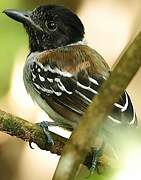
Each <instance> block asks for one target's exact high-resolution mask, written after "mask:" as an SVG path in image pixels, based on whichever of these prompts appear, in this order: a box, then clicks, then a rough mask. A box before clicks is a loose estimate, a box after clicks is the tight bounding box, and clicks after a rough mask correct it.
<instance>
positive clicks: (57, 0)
mask: <svg viewBox="0 0 141 180" xmlns="http://www.w3.org/2000/svg"><path fill="white" fill-rule="evenodd" d="M28 2H29V1H28V0H22V6H25V7H28V8H34V7H36V6H39V5H41V4H59V5H63V6H66V7H68V8H70V9H72V10H73V11H75V12H76V11H77V10H78V9H79V8H80V6H81V4H82V2H83V0H71V1H70V0H30V3H28Z"/></svg>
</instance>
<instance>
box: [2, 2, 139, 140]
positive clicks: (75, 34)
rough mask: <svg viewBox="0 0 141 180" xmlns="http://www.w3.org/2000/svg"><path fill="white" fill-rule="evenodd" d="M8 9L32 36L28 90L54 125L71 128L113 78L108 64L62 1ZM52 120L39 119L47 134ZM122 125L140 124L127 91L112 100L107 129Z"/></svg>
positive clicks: (26, 69)
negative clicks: (92, 46) (115, 100)
mask: <svg viewBox="0 0 141 180" xmlns="http://www.w3.org/2000/svg"><path fill="white" fill-rule="evenodd" d="M4 13H5V14H6V15H7V16H9V17H10V18H12V19H14V20H16V21H17V22H20V23H22V24H23V27H24V28H25V30H26V32H27V34H28V37H29V49H30V53H29V55H28V56H27V60H26V63H25V66H24V69H23V80H24V84H25V87H26V90H27V92H28V93H29V94H30V96H31V98H32V99H33V101H35V102H36V103H37V104H38V105H39V106H40V107H41V109H43V110H44V111H45V112H46V113H47V114H48V115H49V117H50V118H51V119H52V120H53V122H51V123H52V125H56V126H59V127H62V128H64V129H67V130H69V131H73V130H74V129H75V128H76V127H77V126H78V124H79V122H80V118H81V116H82V115H83V113H84V112H85V110H86V108H87V107H88V105H89V104H90V103H91V102H92V99H93V97H94V96H96V95H99V88H100V87H101V85H102V83H103V82H104V81H105V80H106V79H107V78H108V77H109V75H110V73H111V70H110V68H109V66H108V64H107V63H106V61H105V60H104V58H103V57H102V56H101V55H100V54H99V53H98V52H97V51H96V50H94V49H93V48H91V47H90V46H89V45H88V44H87V42H86V40H85V28H84V25H83V23H82V22H81V20H80V18H79V17H78V16H77V15H76V14H75V13H74V12H72V11H71V10H70V9H68V8H66V7H64V6H60V5H52V4H51V5H41V6H39V7H37V8H35V9H34V10H32V11H19V10H14V9H7V10H5V11H4ZM111 95H112V92H111ZM107 98H110V97H107ZM101 106H102V105H101ZM51 123H49V122H47V121H43V122H41V125H42V128H43V129H44V131H45V132H46V134H47V128H48V125H50V124H51ZM122 126H129V127H133V126H137V117H136V112H135V110H134V107H133V104H132V101H131V99H130V97H129V95H128V93H127V92H126V91H124V92H123V94H122V95H121V96H120V97H119V101H118V102H117V103H114V105H113V109H112V112H111V113H110V114H109V115H108V116H107V119H106V123H105V125H104V127H103V129H104V130H105V131H107V132H108V131H110V129H112V130H113V131H116V127H122ZM107 139H108V138H107ZM50 141H52V139H51V138H50Z"/></svg>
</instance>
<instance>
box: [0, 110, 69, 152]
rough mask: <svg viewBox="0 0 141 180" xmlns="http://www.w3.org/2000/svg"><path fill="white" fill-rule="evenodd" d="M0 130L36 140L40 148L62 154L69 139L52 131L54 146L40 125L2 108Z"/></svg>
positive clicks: (21, 137) (24, 138)
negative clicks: (48, 140)
mask: <svg viewBox="0 0 141 180" xmlns="http://www.w3.org/2000/svg"><path fill="white" fill-rule="evenodd" d="M0 131H2V132H5V133H7V134H9V135H11V136H16V137H17V138H20V139H22V140H24V141H28V142H30V143H31V142H34V143H36V144H37V145H38V147H39V148H41V149H43V150H47V151H50V152H51V153H53V154H58V155H61V152H62V149H63V147H64V145H65V143H66V141H67V139H65V138H63V137H61V136H59V135H57V134H55V133H53V132H50V133H51V135H52V137H53V140H54V146H51V144H49V143H48V142H47V137H46V135H45V134H44V132H43V130H42V128H40V126H38V125H37V124H33V123H31V122H29V121H26V120H24V119H22V118H19V117H16V116H14V115H12V114H9V113H6V112H4V111H2V110H0Z"/></svg>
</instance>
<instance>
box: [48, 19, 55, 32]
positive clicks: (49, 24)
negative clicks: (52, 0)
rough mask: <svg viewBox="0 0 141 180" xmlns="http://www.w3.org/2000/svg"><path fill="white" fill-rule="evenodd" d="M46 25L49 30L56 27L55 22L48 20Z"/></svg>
mask: <svg viewBox="0 0 141 180" xmlns="http://www.w3.org/2000/svg"><path fill="white" fill-rule="evenodd" d="M47 27H48V29H49V30H51V31H55V30H56V28H57V25H56V24H55V22H53V21H49V22H47Z"/></svg>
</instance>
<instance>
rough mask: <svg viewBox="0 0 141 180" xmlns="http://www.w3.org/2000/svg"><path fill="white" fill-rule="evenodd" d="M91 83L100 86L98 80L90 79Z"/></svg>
mask: <svg viewBox="0 0 141 180" xmlns="http://www.w3.org/2000/svg"><path fill="white" fill-rule="evenodd" d="M89 81H91V82H92V83H94V84H95V85H99V84H98V82H97V80H95V79H94V78H91V77H89Z"/></svg>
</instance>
